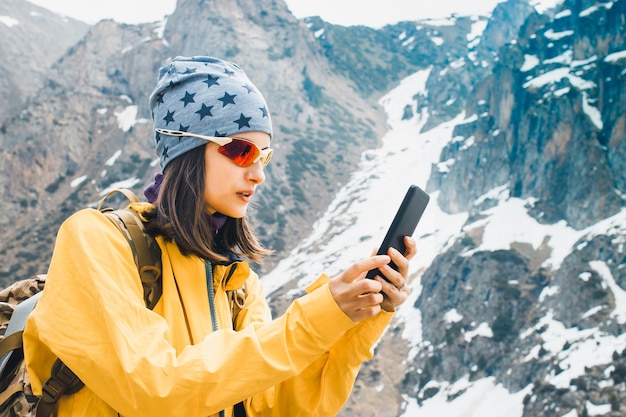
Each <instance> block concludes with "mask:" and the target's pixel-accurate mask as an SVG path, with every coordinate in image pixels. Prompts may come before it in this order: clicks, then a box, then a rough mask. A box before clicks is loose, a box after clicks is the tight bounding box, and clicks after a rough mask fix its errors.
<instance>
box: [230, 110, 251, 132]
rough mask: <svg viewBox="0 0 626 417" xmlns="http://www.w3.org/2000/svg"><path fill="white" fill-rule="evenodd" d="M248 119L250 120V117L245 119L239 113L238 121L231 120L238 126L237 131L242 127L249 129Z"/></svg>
mask: <svg viewBox="0 0 626 417" xmlns="http://www.w3.org/2000/svg"><path fill="white" fill-rule="evenodd" d="M250 119H252V117H246V116H244V115H243V113H241V116H239V119H237V120H233V123H237V124H238V125H239V129H241V128H242V127H250Z"/></svg>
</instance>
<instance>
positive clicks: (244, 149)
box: [155, 129, 273, 168]
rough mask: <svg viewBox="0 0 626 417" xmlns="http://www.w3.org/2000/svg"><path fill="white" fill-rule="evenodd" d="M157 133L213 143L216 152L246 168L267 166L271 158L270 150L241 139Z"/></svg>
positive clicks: (174, 131) (173, 131)
mask: <svg viewBox="0 0 626 417" xmlns="http://www.w3.org/2000/svg"><path fill="white" fill-rule="evenodd" d="M155 130H156V132H157V133H159V134H162V135H167V136H176V137H184V136H186V137H193V138H198V139H203V140H206V141H209V142H214V143H217V144H218V145H220V147H219V148H217V151H218V152H219V153H221V154H222V155H224V156H225V157H227V158H228V159H230V160H231V161H233V162H234V163H236V164H237V165H239V166H240V167H243V168H246V167H249V166H250V165H253V164H255V163H257V161H259V160H260V161H261V164H262V165H263V167H265V166H267V164H268V163H269V162H270V158H271V157H272V152H273V150H272V149H271V148H266V149H259V147H258V146H256V144H255V143H254V142H250V141H249V140H246V139H242V138H231V137H227V136H225V137H218V136H204V135H198V134H196V133H189V132H181V131H179V130H169V129H155Z"/></svg>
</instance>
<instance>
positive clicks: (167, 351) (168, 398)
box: [24, 209, 369, 416]
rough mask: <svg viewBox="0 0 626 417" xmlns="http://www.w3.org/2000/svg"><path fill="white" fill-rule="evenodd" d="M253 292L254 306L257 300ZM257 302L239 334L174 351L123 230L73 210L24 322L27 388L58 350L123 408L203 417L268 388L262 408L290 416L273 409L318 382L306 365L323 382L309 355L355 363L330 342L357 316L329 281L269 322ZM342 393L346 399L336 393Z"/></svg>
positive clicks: (37, 383) (92, 213) (342, 336)
mask: <svg viewBox="0 0 626 417" xmlns="http://www.w3.org/2000/svg"><path fill="white" fill-rule="evenodd" d="M182 278H183V277H181V279H182ZM258 298H259V299H258V300H257V301H256V302H255V304H254V305H259V306H260V305H262V304H263V302H262V301H261V300H260V298H261V297H260V295H259V296H258ZM256 309H257V310H258V311H259V312H260V314H261V318H260V321H259V322H256V323H254V324H252V325H249V326H246V327H245V328H243V329H242V330H241V331H239V332H234V331H232V330H219V331H217V332H213V333H210V334H208V335H207V336H206V337H205V338H204V339H203V340H200V341H198V342H197V343H195V344H192V345H188V346H187V347H185V348H184V349H182V351H178V352H177V350H176V349H175V348H174V347H173V346H172V344H171V343H170V342H169V338H170V335H171V329H170V328H169V327H168V323H167V322H166V321H165V320H164V318H163V317H161V316H160V315H159V314H157V313H156V312H154V311H150V310H148V309H146V308H145V306H144V303H143V295H142V289H141V283H140V280H139V275H138V272H137V269H136V266H135V264H134V261H133V256H132V253H131V250H130V248H129V246H128V243H127V242H126V240H125V238H124V237H123V236H122V235H121V233H119V231H118V230H117V229H116V228H115V227H114V226H112V225H111V224H110V223H109V220H107V219H106V218H105V217H104V216H103V215H102V214H101V213H99V212H98V211H96V210H92V209H87V210H83V211H80V212H78V213H76V214H75V215H73V216H72V217H71V218H70V219H68V220H67V221H66V222H65V223H64V224H63V225H62V227H61V229H60V231H59V233H58V235H57V242H56V245H55V250H54V254H53V257H52V261H51V265H50V269H49V274H48V282H47V284H46V289H45V291H44V294H43V296H42V298H41V299H40V300H39V304H38V306H37V308H36V309H35V311H34V312H33V314H32V315H31V316H30V319H29V321H28V323H27V327H26V331H25V337H24V339H25V355H26V359H27V365H28V370H29V374H30V375H31V378H32V380H31V382H32V385H33V390H34V391H35V392H41V385H42V382H43V381H45V379H46V378H47V377H48V376H49V369H50V368H49V364H50V362H51V360H52V359H51V358H50V356H51V355H56V356H58V357H59V358H61V360H63V361H64V362H65V364H66V365H68V366H69V367H70V369H72V370H73V371H74V372H75V373H76V374H77V375H78V376H79V377H80V378H81V380H82V381H83V382H84V383H85V385H86V386H87V388H88V389H89V390H91V391H92V392H93V394H94V395H95V397H97V398H98V399H100V400H101V401H103V402H104V403H106V404H108V406H110V407H112V408H113V409H115V410H116V411H117V412H119V413H120V414H121V415H133V416H155V415H189V416H201V415H204V416H206V415H211V414H214V413H217V412H218V411H219V410H222V409H227V408H229V407H231V406H232V404H235V403H237V402H239V401H240V400H241V399H242V398H250V397H252V396H253V395H254V394H255V393H258V392H262V391H266V390H271V387H274V386H278V387H279V389H278V391H277V392H278V396H279V398H280V401H279V402H275V401H270V399H269V396H265V399H266V401H265V404H266V406H263V407H262V408H263V409H266V410H277V411H276V412H275V413H274V415H279V414H280V415H290V414H289V413H286V414H285V413H284V412H283V413H279V408H282V407H284V406H286V404H288V402H289V400H288V396H289V395H292V394H294V393H295V392H296V391H295V390H296V389H298V388H300V387H302V386H303V385H302V384H305V385H306V386H315V387H319V389H320V390H321V389H323V388H325V387H322V386H321V385H323V384H320V383H318V382H316V383H313V384H307V383H306V382H305V381H306V380H309V379H311V377H308V376H307V373H310V374H314V375H315V378H316V379H318V380H320V381H322V380H324V381H326V380H325V379H324V378H322V377H321V376H320V375H318V374H319V372H316V371H313V369H312V368H311V366H312V364H313V363H319V362H320V358H321V357H322V356H323V355H328V354H330V355H331V356H332V355H333V353H332V351H335V350H336V352H335V353H334V355H336V357H337V358H339V360H338V361H337V362H344V361H345V362H346V363H354V359H349V358H348V356H349V355H348V354H347V352H345V353H341V352H339V349H335V348H336V347H339V346H340V345H342V344H344V343H346V340H348V339H352V337H351V336H350V334H351V333H348V334H346V332H348V331H349V330H350V329H353V328H354V327H355V323H354V322H352V321H351V320H350V319H349V318H348V317H347V316H346V315H345V314H344V313H343V312H342V311H341V309H339V307H338V306H337V304H336V303H335V301H334V299H333V298H332V296H331V294H330V291H329V290H328V286H322V287H320V288H318V289H316V290H315V291H313V292H311V293H309V294H307V295H305V296H303V297H301V298H299V299H297V300H295V301H294V302H293V303H292V305H291V306H290V307H289V308H288V309H287V311H286V313H285V314H284V315H282V316H281V317H279V318H277V319H276V320H271V321H267V318H268V315H267V311H265V310H266V309H267V307H266V306H265V307H257V308H256ZM366 326H367V325H366ZM357 327H358V326H357ZM356 333H360V332H359V331H357V332H356ZM361 344H362V345H363V346H360V345H361ZM366 344H368V343H352V344H351V346H356V347H358V349H357V350H358V352H356V355H358V356H359V358H362V357H364V356H366V355H368V354H369V353H364V350H365V345H366ZM327 352H328V353H327ZM328 363H329V365H330V366H329V365H322V364H321V363H320V364H319V366H318V368H324V369H325V371H324V370H322V371H321V372H322V373H323V372H326V373H329V374H330V375H335V374H336V373H337V370H338V369H339V368H335V367H336V366H338V365H335V364H334V363H335V362H332V364H331V362H328ZM336 369H337V370H336ZM342 369H343V368H342ZM305 370H306V371H305ZM353 373H354V372H353ZM296 375H302V378H303V379H302V380H301V381H302V382H298V380H295V379H294V380H293V383H288V382H287V383H285V384H284V389H283V386H281V382H285V381H288V380H289V379H291V378H294V377H295V376H296ZM332 379H335V378H334V377H333V378H332ZM325 383H326V382H325ZM328 383H330V382H328ZM345 390H346V388H343V391H345ZM300 394H301V393H300ZM300 394H298V395H300ZM81 395H86V394H81ZM294 395H295V394H294ZM306 396H307V397H308V396H310V394H308V393H307V394H306ZM72 397H76V398H79V397H78V396H72ZM341 397H342V398H345V397H346V396H345V395H344V393H343V392H342V395H341ZM68 401H69V400H68ZM74 401H78V400H74ZM89 401H93V399H86V400H85V404H87V405H86V406H85V407H87V406H88V403H89ZM311 401H313V400H308V399H307V400H306V401H305V402H307V403H308V404H311ZM316 406H317V405H316ZM302 408H305V407H302ZM282 411H284V409H283V410H282ZM263 413H265V412H263ZM263 413H262V415H265V414H266V413H265V414H263ZM302 415H303V414H302Z"/></svg>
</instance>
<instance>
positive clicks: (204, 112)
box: [196, 103, 213, 120]
mask: <svg viewBox="0 0 626 417" xmlns="http://www.w3.org/2000/svg"><path fill="white" fill-rule="evenodd" d="M212 109H213V106H207V105H206V104H204V103H202V107H200V110H198V111H197V112H196V114H199V115H200V120H202V119H204V118H205V117H206V116H213V113H211V110H212Z"/></svg>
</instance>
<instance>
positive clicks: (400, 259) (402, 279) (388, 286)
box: [375, 236, 417, 311]
mask: <svg viewBox="0 0 626 417" xmlns="http://www.w3.org/2000/svg"><path fill="white" fill-rule="evenodd" d="M404 244H405V245H406V250H405V251H404V254H401V253H400V252H398V251H397V250H396V249H394V248H391V249H389V252H388V255H389V256H390V257H391V261H392V262H393V263H394V264H396V266H397V267H398V270H397V271H396V270H395V269H393V268H392V267H391V266H389V265H384V266H382V267H379V268H378V270H379V271H380V272H382V273H383V275H384V276H385V278H386V279H385V278H383V277H381V276H380V275H377V276H376V278H375V280H376V281H378V282H380V283H381V284H382V286H383V289H382V291H381V292H382V293H383V295H384V300H383V302H382V303H381V307H382V309H383V310H385V311H393V310H394V309H395V308H396V307H398V306H399V305H401V304H402V303H404V302H405V301H406V299H407V297H408V296H409V294H410V292H411V289H410V288H409V280H408V275H409V260H410V259H411V258H413V257H414V256H415V254H416V253H417V246H416V244H415V240H414V239H413V238H411V237H409V236H405V237H404Z"/></svg>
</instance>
